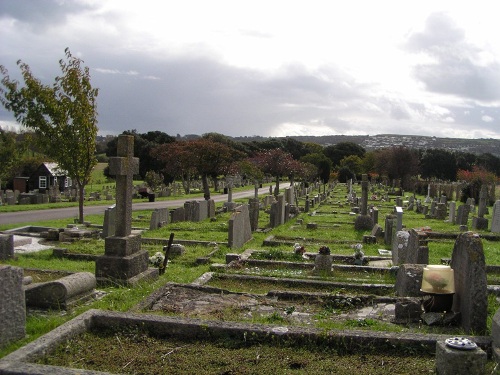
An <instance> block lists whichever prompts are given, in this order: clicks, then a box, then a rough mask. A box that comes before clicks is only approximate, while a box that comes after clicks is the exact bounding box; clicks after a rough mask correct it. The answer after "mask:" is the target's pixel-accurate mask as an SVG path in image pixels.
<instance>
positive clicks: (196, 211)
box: [184, 200, 208, 222]
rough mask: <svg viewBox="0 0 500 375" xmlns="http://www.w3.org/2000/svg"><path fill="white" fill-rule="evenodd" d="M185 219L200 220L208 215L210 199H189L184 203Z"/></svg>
mask: <svg viewBox="0 0 500 375" xmlns="http://www.w3.org/2000/svg"><path fill="white" fill-rule="evenodd" d="M184 212H185V220H186V221H193V222H199V221H203V220H205V219H206V218H207V217H208V201H206V200H202V201H187V202H185V203H184Z"/></svg>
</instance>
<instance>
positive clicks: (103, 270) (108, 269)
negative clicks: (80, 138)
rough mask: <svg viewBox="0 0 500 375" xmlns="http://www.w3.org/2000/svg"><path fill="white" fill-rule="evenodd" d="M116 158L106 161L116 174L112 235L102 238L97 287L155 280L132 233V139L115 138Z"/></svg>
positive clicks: (136, 169) (135, 162)
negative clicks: (114, 216) (102, 250)
mask: <svg viewBox="0 0 500 375" xmlns="http://www.w3.org/2000/svg"><path fill="white" fill-rule="evenodd" d="M117 155H118V156H117V157H112V158H110V160H109V170H110V173H111V174H114V175H116V222H115V235H114V236H112V237H106V238H105V244H104V255H101V256H98V257H97V258H96V272H95V275H96V278H97V283H98V284H109V283H113V284H119V285H134V284H136V283H137V282H138V281H140V280H142V279H154V278H156V277H158V269H157V268H148V260H149V256H148V252H147V250H141V235H140V234H136V233H134V234H132V191H133V180H132V179H133V176H134V174H137V173H138V172H139V159H138V158H134V157H133V155H134V136H132V135H120V136H118V152H117Z"/></svg>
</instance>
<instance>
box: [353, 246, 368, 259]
mask: <svg viewBox="0 0 500 375" xmlns="http://www.w3.org/2000/svg"><path fill="white" fill-rule="evenodd" d="M353 248H354V259H363V257H364V256H365V253H364V252H363V245H362V244H360V243H357V244H356V245H354V246H353Z"/></svg>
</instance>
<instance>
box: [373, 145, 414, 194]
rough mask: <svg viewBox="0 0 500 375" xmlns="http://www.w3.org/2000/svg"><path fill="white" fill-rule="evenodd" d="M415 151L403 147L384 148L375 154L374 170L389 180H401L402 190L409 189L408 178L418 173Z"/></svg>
mask: <svg viewBox="0 0 500 375" xmlns="http://www.w3.org/2000/svg"><path fill="white" fill-rule="evenodd" d="M418 164H419V155H418V151H417V150H413V149H410V148H407V147H404V146H394V147H390V148H384V149H382V150H377V151H376V152H375V170H376V171H377V173H378V174H379V175H387V176H388V177H389V179H401V182H402V184H403V188H404V189H409V188H410V185H409V182H410V177H411V176H415V175H416V174H417V173H418Z"/></svg>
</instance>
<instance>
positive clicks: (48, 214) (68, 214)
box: [0, 187, 269, 224]
mask: <svg viewBox="0 0 500 375" xmlns="http://www.w3.org/2000/svg"><path fill="white" fill-rule="evenodd" d="M266 193H267V194H269V187H264V188H260V189H259V195H260V194H266ZM254 194H255V190H254V189H251V190H246V191H239V192H234V193H233V199H240V198H250V197H253V196H254ZM199 199H203V198H201V197H198V198H193V199H192V200H199ZM212 199H213V200H214V201H216V202H224V201H226V200H227V195H215V196H213V197H212ZM187 200H189V199H187V198H183V199H175V200H168V201H156V202H138V203H134V204H133V205H132V210H151V209H154V208H160V207H169V208H172V207H181V206H183V205H184V202H185V201H187ZM111 205H112V203H111V202H110V203H108V204H106V205H102V206H85V207H84V208H83V213H84V215H96V214H97V215H98V214H104V210H105V209H106V208H107V207H109V206H111ZM72 217H78V207H68V208H52V209H47V210H35V211H21V212H3V213H0V224H9V223H29V222H32V221H41V220H55V219H65V218H72Z"/></svg>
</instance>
